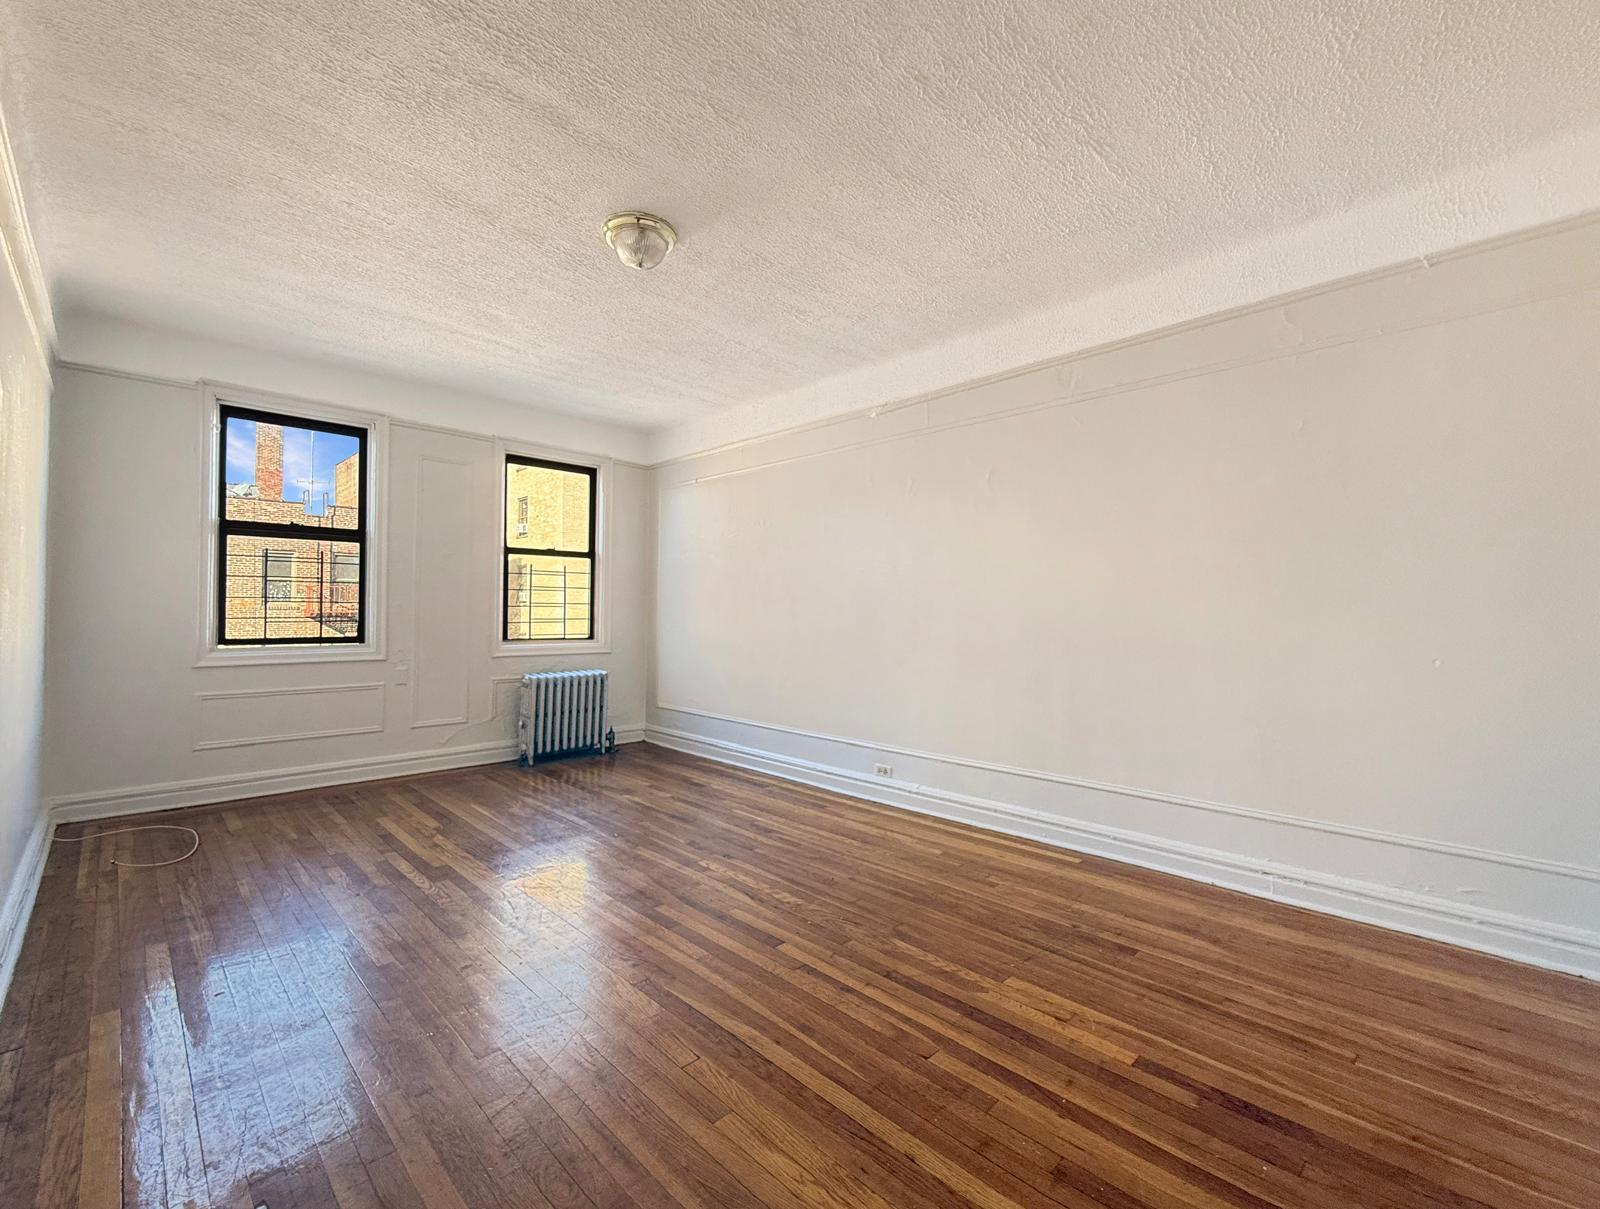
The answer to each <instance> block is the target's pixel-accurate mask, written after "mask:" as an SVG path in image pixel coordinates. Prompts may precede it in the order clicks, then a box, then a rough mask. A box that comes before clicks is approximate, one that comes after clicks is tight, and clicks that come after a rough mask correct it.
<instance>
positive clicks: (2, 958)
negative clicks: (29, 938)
mask: <svg viewBox="0 0 1600 1209" xmlns="http://www.w3.org/2000/svg"><path fill="white" fill-rule="evenodd" d="M54 832H55V824H54V823H53V822H51V821H50V818H49V817H48V816H47V815H45V814H43V813H41V814H40V815H39V818H38V821H37V822H36V823H34V826H33V830H32V831H31V832H30V833H29V835H28V843H27V846H26V847H24V848H23V850H22V859H21V860H20V861H18V862H17V872H16V876H15V877H13V878H12V879H11V889H10V890H9V891H7V893H6V899H5V905H4V906H0V1004H3V1003H4V1002H5V999H6V992H7V991H9V990H10V989H11V975H12V974H13V973H14V972H15V971H16V968H17V958H18V956H20V955H21V953H22V938H23V936H24V935H25V934H26V933H27V931H28V918H29V917H30V916H31V915H32V914H33V903H34V899H35V898H37V897H38V894H39V880H40V879H41V878H42V877H44V864H45V858H46V857H48V856H49V855H50V837H51V835H53V834H54Z"/></svg>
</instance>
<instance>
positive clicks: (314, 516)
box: [216, 403, 368, 647]
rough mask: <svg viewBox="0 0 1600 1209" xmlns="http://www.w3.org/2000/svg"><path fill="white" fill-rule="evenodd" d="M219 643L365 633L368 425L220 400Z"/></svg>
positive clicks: (360, 637) (322, 640)
mask: <svg viewBox="0 0 1600 1209" xmlns="http://www.w3.org/2000/svg"><path fill="white" fill-rule="evenodd" d="M218 415H219V419H220V423H219V425H218V428H219V436H218V439H219V441H220V442H221V447H220V449H219V451H218V464H219V466H221V467H222V472H221V474H220V475H219V479H220V482H219V484H218V518H219V519H218V524H217V549H216V558H217V633H216V641H217V645H218V646H227V647H240V646H287V645H300V646H336V645H352V646H353V645H360V644H361V643H362V642H363V641H365V638H366V613H367V608H366V586H367V575H366V561H367V560H366V557H365V554H366V548H367V536H368V534H367V516H366V499H367V490H366V485H367V430H366V429H365V428H358V427H352V426H350V425H345V424H333V423H327V422H324V421H322V420H312V419H309V418H305V417H300V416H290V415H281V414H278V413H274V412H265V411H259V410H257V409H254V408H246V407H238V406H234V405H232V404H228V403H222V404H220V405H219V408H218Z"/></svg>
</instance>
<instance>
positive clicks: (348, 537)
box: [212, 400, 372, 649]
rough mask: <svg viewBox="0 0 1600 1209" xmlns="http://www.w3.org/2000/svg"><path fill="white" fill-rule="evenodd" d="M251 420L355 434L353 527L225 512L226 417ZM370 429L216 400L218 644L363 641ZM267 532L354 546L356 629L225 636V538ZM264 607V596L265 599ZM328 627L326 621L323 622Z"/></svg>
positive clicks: (265, 534)
mask: <svg viewBox="0 0 1600 1209" xmlns="http://www.w3.org/2000/svg"><path fill="white" fill-rule="evenodd" d="M229 420H249V421H253V422H254V423H256V424H276V425H279V426H280V427H283V428H303V429H310V430H311V431H313V432H326V433H329V434H332V435H334V436H344V437H354V438H355V440H356V456H357V458H358V459H359V460H358V461H357V463H356V469H357V473H358V479H359V481H358V484H357V486H358V491H357V493H356V527H355V528H354V529H339V528H334V527H331V526H328V525H295V524H289V523H278V522H272V521H245V520H237V519H230V518H229V516H228V421H229ZM371 435H372V430H371V429H369V428H364V427H361V426H360V425H356V424H340V423H337V422H335V421H332V420H321V419H317V418H315V417H313V416H296V415H288V414H286V413H283V412H275V411H263V410H262V409H260V408H259V407H245V406H241V405H239V404H236V403H224V402H221V401H220V400H219V401H218V403H217V549H216V560H217V562H216V568H217V570H216V575H217V601H216V610H217V623H216V633H215V634H214V635H213V636H212V637H213V641H215V643H216V645H217V646H218V647H219V648H221V647H246V648H248V647H287V646H294V647H307V648H311V649H318V648H322V647H333V646H364V645H366V641H367V611H368V610H367V606H368V603H369V601H368V599H367V494H368V491H367V487H368V480H367V474H368V471H369V468H370V459H369V450H368V439H369V438H370V437H371ZM229 537H265V538H282V539H285V540H288V541H323V542H342V543H345V544H347V545H353V546H355V547H356V548H357V550H358V552H359V553H358V557H359V559H360V565H359V566H358V568H357V574H356V629H355V633H354V634H347V635H338V636H336V637H333V638H326V637H322V638H268V637H265V636H262V637H260V638H229V637H228V538H229ZM263 608H265V602H263ZM324 628H326V627H324Z"/></svg>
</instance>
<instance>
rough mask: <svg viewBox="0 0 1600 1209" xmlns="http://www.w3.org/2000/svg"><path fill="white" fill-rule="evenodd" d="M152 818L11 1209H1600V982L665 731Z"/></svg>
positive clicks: (12, 1079)
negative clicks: (834, 783) (1308, 908)
mask: <svg viewBox="0 0 1600 1209" xmlns="http://www.w3.org/2000/svg"><path fill="white" fill-rule="evenodd" d="M152 820H158V821H159V820H167V821H177V822H181V823H184V824H187V825H190V826H193V827H194V828H196V829H197V830H198V831H199V832H200V835H201V839H202V842H201V846H200V849H199V852H198V853H197V854H196V855H195V856H194V857H193V858H192V859H190V860H188V861H186V862H184V863H182V864H178V865H172V866H168V867H166V868H160V869H130V868H119V867H116V866H113V865H112V864H111V863H110V861H111V860H112V859H113V858H114V857H119V856H120V857H121V858H122V859H124V860H158V859H163V858H165V857H167V856H171V855H176V854H178V853H181V852H182V851H183V850H184V848H185V847H186V846H187V837H186V836H184V835H182V834H181V833H175V832H146V833H138V834H132V835H121V836H113V837H107V838H105V839H103V840H97V841H94V842H91V843H86V844H57V845H56V846H55V848H54V850H53V851H52V853H51V856H50V864H49V868H48V871H47V873H46V876H45V880H44V885H43V888H42V890H41V892H40V897H39V903H38V907H37V909H36V910H35V912H34V916H33V920H32V923H31V924H30V926H29V931H28V936H27V940H26V944H25V948H24V950H23V955H22V959H21V963H20V965H19V968H18V971H17V975H16V978H15V981H14V983H13V986H12V990H11V994H10V997H9V999H8V1000H7V1002H6V1004H5V1008H4V1012H3V1014H0V1106H3V1108H4V1116H3V1118H0V1205H4V1206H6V1207H7V1209H21V1207H23V1206H29V1205H40V1206H44V1205H50V1206H57V1205H81V1206H110V1205H118V1204H122V1205H128V1206H133V1205H173V1206H178V1205H217V1206H229V1207H233V1206H239V1207H242V1209H253V1207H254V1206H257V1205H261V1204H265V1205H267V1206H268V1207H269V1209H305V1207H316V1206H334V1205H337V1206H342V1207H344V1209H357V1207H361V1209H365V1207H368V1206H377V1205H388V1206H395V1207H404V1209H414V1207H416V1206H430V1207H433V1206H439V1207H448V1209H467V1207H470V1209H487V1207H492V1206H541V1207H542V1206H558V1207H562V1209H577V1207H582V1209H591V1207H593V1209H602V1207H607V1206H622V1205H643V1206H657V1205H663V1206H670V1205H684V1206H714V1207H717V1209H725V1207H731V1206H750V1205H783V1206H797V1207H798V1206H818V1207H823V1206H833V1207H851V1209H854V1207H858V1206H876V1207H878V1209H884V1207H888V1206H892V1207H895V1209H902V1207H932V1206H950V1205H967V1204H972V1205H982V1206H1011V1205H1028V1206H1034V1205H1040V1206H1056V1205H1063V1206H1091V1205H1099V1206H1113V1207H1117V1209H1132V1207H1136V1206H1150V1207H1175V1206H1223V1205H1226V1206H1267V1205H1280V1206H1339V1205H1351V1206H1362V1207H1369V1206H1397V1207H1398V1206H1405V1207H1413V1209H1420V1207H1422V1206H1437V1205H1453V1206H1472V1205H1530V1206H1557V1205H1565V1206H1573V1207H1585V1209H1592V1207H1594V1206H1600V987H1597V986H1595V985H1594V984H1591V983H1586V982H1583V981H1581V980H1579V979H1576V978H1568V977H1564V976H1561V975H1556V974H1548V973H1543V972H1540V971H1536V970H1532V969H1527V968H1523V967H1519V966H1516V965H1512V964H1509V963H1505V962H1500V961H1497V960H1494V959H1492V958H1486V957H1480V956H1476V955H1473V954H1470V953H1466V952H1462V951H1459V950H1455V949H1450V948H1447V947H1444V946H1441V945H1436V944H1432V943H1429V942H1426V941H1421V940H1416V939H1412V938H1408V937H1404V936H1399V935H1396V934H1393V933H1388V932H1383V931H1380V930H1377V929H1372V928H1366V927H1362V926H1360V925H1356V924H1350V923H1345V922H1342V921H1339V920H1334V919H1330V918H1326V917H1323V916H1318V915H1314V914H1310V913H1306V912H1301V911H1296V910H1293V909H1291V908H1286V907H1280V906H1276V905H1273V904H1269V903H1264V902H1261V901H1259V900H1256V899H1251V898H1247V897H1244V896H1242V895H1237V894H1233V893H1229V892H1227V891H1222V890H1216V889H1212V888H1209V887H1206V886H1201V885H1198V884H1195V883H1192V882H1187V881H1183V880H1181V879H1178V878H1172V877H1167V876H1163V875H1160V874H1156V873H1150V872H1147V871H1144V870H1140V869H1136V868H1132V867H1129V866H1124V865H1118V864H1115V863H1112V862H1109V861H1103V860H1098V859H1093V858H1088V857H1078V856H1075V855H1073V854H1070V853H1067V852H1062V851H1059V850H1056V849H1052V848H1047V847H1044V846H1042V845H1038V844H1033V843H1029V842H1025V841H1021V840H1013V839H1009V838H1007V837H1004V836H998V835H993V834H989V833H986V832H981V831H976V830H972V829H970V828H965V827H961V826H957V825H954V824H948V823H944V822H940V821H936V820H932V819H926V818H921V817H919V816H916V815H912V814H907V813H903V812H899V811H895V810H892V809H888V808H882V807H877V806H871V805H867V804H864V803H860V802H856V801H853V800H850V799H846V798H842V797H839V796H836V795H833V794H829V793H824V792H821V791H816V790H811V789H807V788H804V787H800V786H796V785H791V784H787V783H785V782H781V781H774V780H770V779H768V778H764V777H760V776H756V775H754V774H749V773H744V772H740V771H736V770H733V769H728V768H724V767H720V766H718V765H715V764H709V763H706V762H703V761H700V760H695V759H692V758H690V757H687V756H681V755H677V754H674V753H671V752H666V751H663V750H660V749H657V748H645V747H643V746H640V747H634V748H629V749H625V750H624V751H623V752H622V753H620V754H619V755H617V756H615V757H612V758H610V759H596V760H589V761H583V762H574V763H570V764H562V765H555V766H550V767H546V768H544V769H540V770H536V771H531V772H529V771H524V770H519V769H517V768H514V767H511V766H505V765H501V766H494V767H489V768H482V769H473V770H467V771H461V772H449V773H437V774H433V775H429V776H419V777H414V778H408V779H403V780H395V781H385V782H377V783H371V784H366V785H356V786H344V787H340V788H335V789H325V790H317V791H311V792H306V793H299V794H291V795H285V796H281V797H275V798H263V799H259V800H256V801H252V802H239V803H231V804H228V805H224V806H215V807H206V808H200V809H195V810H188V811H181V812H174V813H172V814H170V815H162V816H146V817H145V818H141V819H135V820H128V819H119V820H113V821H110V822H107V823H105V824H94V825H90V826H89V827H87V828H85V829H83V830H84V831H86V832H93V831H96V830H103V829H109V828H111V827H117V826H127V825H129V824H130V822H133V823H137V822H148V821H152ZM75 833H77V829H68V830H67V831H66V832H65V834H75Z"/></svg>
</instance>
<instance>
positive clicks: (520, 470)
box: [501, 454, 599, 642]
mask: <svg viewBox="0 0 1600 1209" xmlns="http://www.w3.org/2000/svg"><path fill="white" fill-rule="evenodd" d="M505 474H506V479H505V504H504V517H505V551H504V554H505V561H504V569H503V579H502V591H501V622H502V625H501V635H502V637H503V638H504V640H505V641H507V642H564V641H589V640H592V639H593V638H594V636H595V628H594V627H595V596H596V584H595V538H594V535H595V517H596V513H597V510H598V509H597V505H598V500H597V497H596V493H597V490H598V484H599V474H598V472H597V471H596V470H595V468H594V467H593V466H574V465H569V464H567V463H565V462H549V461H545V460H543V459H540V458H529V457H521V456H518V455H516V454H508V455H507V457H506V468H505Z"/></svg>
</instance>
